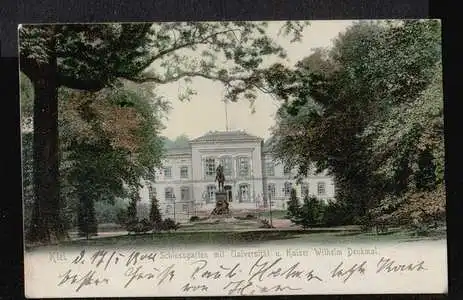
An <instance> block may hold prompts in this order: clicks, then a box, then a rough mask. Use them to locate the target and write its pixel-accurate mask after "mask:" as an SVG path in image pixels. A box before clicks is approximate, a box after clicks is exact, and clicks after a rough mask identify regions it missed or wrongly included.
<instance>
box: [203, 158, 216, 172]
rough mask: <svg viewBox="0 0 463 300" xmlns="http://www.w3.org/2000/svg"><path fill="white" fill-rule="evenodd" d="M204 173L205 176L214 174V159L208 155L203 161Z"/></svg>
mask: <svg viewBox="0 0 463 300" xmlns="http://www.w3.org/2000/svg"><path fill="white" fill-rule="evenodd" d="M204 174H205V175H206V176H207V177H210V176H214V175H215V159H214V158H211V157H208V158H206V159H205V162H204Z"/></svg>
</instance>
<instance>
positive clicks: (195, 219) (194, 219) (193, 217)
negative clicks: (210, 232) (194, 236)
mask: <svg viewBox="0 0 463 300" xmlns="http://www.w3.org/2000/svg"><path fill="white" fill-rule="evenodd" d="M196 221H199V217H198V216H191V217H190V222H196Z"/></svg>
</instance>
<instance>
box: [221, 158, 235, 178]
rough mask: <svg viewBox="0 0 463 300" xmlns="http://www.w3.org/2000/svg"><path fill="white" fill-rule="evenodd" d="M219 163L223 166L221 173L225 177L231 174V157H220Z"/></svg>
mask: <svg viewBox="0 0 463 300" xmlns="http://www.w3.org/2000/svg"><path fill="white" fill-rule="evenodd" d="M220 164H221V165H222V167H223V173H224V175H225V178H227V177H232V176H233V161H232V158H231V157H222V158H221V159H220Z"/></svg>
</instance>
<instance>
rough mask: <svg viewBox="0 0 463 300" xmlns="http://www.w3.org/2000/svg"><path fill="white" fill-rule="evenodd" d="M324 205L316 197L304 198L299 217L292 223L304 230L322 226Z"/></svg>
mask: <svg viewBox="0 0 463 300" xmlns="http://www.w3.org/2000/svg"><path fill="white" fill-rule="evenodd" d="M322 217H323V211H322V204H321V202H320V201H319V200H318V199H317V198H316V197H313V196H312V197H309V196H306V197H304V202H303V204H302V206H301V208H300V210H299V213H298V215H297V216H296V217H295V218H293V219H292V221H293V222H294V223H295V224H297V225H301V226H302V228H309V227H316V226H320V225H321V222H322Z"/></svg>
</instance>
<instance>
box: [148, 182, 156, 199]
mask: <svg viewBox="0 0 463 300" xmlns="http://www.w3.org/2000/svg"><path fill="white" fill-rule="evenodd" d="M148 197H149V198H150V200H151V199H155V198H157V193H156V188H155V187H154V186H152V185H150V186H148Z"/></svg>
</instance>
